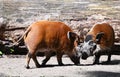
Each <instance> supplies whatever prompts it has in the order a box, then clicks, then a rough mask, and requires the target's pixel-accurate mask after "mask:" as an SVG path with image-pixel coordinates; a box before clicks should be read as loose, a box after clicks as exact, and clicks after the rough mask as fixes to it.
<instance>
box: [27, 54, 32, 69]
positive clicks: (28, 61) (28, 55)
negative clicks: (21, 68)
mask: <svg viewBox="0 0 120 77" xmlns="http://www.w3.org/2000/svg"><path fill="white" fill-rule="evenodd" d="M31 57H32V55H31V54H30V53H29V52H28V54H27V55H26V60H27V65H26V68H27V69H29V68H30V66H29V63H30V59H31Z"/></svg>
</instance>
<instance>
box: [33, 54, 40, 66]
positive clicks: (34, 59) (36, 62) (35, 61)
mask: <svg viewBox="0 0 120 77" xmlns="http://www.w3.org/2000/svg"><path fill="white" fill-rule="evenodd" d="M32 59H33V61H34V63H35V65H36V67H37V68H40V64H39V62H38V60H37V58H36V54H33V56H32Z"/></svg>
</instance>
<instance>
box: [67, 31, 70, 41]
mask: <svg viewBox="0 0 120 77" xmlns="http://www.w3.org/2000/svg"><path fill="white" fill-rule="evenodd" d="M67 37H68V39H69V40H70V31H68V32H67Z"/></svg>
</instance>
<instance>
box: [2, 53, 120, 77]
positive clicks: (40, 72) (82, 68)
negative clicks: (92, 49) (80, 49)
mask: <svg viewBox="0 0 120 77" xmlns="http://www.w3.org/2000/svg"><path fill="white" fill-rule="evenodd" d="M43 59H44V57H38V60H39V63H41V62H42V60H43ZM106 59H107V56H105V55H104V56H101V59H100V64H99V65H92V60H93V57H89V58H88V59H87V60H81V61H80V62H81V64H80V65H78V66H76V65H73V63H72V62H71V60H70V59H69V58H68V57H66V56H64V57H63V63H64V64H65V65H64V66H58V64H57V60H56V57H55V56H53V57H51V59H50V60H49V61H48V63H47V65H46V67H41V68H36V67H35V65H34V63H33V61H32V60H31V62H30V67H31V69H26V68H25V56H23V57H20V56H15V57H14V58H10V57H8V56H4V58H0V77H6V76H7V77H8V76H10V77H11V76H20V77H25V76H30V77H120V56H119V55H112V61H111V62H110V63H109V64H106V63H105V61H106Z"/></svg>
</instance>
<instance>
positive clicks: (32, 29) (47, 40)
mask: <svg viewBox="0 0 120 77" xmlns="http://www.w3.org/2000/svg"><path fill="white" fill-rule="evenodd" d="M24 41H25V44H26V46H27V48H28V50H29V52H28V54H27V65H26V68H30V67H29V62H30V59H31V58H32V59H33V61H34V62H35V65H36V67H40V64H39V63H38V61H37V59H36V53H37V52H38V51H39V52H45V55H46V58H45V59H44V60H43V62H42V65H45V64H46V63H47V61H48V60H49V59H50V57H51V53H52V52H55V53H56V55H57V61H58V64H59V65H63V63H62V56H63V54H67V55H68V56H69V57H70V59H71V60H72V61H73V62H74V64H79V55H78V51H77V48H78V47H79V46H78V44H79V41H80V40H79V36H78V35H77V34H76V33H74V32H73V31H72V30H71V29H70V28H69V27H68V26H67V25H65V24H64V23H62V22H54V21H38V22H35V23H33V24H32V25H30V26H29V27H28V29H27V30H26V32H25V34H24Z"/></svg>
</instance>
